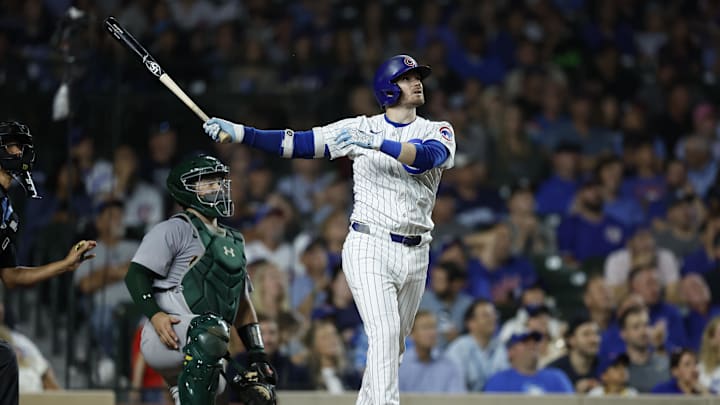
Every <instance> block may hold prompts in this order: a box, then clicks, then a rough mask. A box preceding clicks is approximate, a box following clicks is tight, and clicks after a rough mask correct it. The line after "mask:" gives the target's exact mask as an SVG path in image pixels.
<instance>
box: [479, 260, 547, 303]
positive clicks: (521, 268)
mask: <svg viewBox="0 0 720 405" xmlns="http://www.w3.org/2000/svg"><path fill="white" fill-rule="evenodd" d="M537 278H538V277H537V273H536V272H535V269H534V268H533V266H532V264H531V263H530V262H529V261H528V260H527V259H524V258H522V257H519V256H512V257H510V258H509V259H508V260H506V261H505V263H503V264H502V265H500V266H499V267H498V268H496V269H494V270H490V269H488V268H487V267H485V265H484V264H483V263H482V262H481V261H480V260H477V259H470V260H469V261H468V281H467V293H468V294H470V295H471V296H473V297H474V298H484V299H486V300H491V301H494V297H495V295H497V294H493V290H494V289H496V288H499V289H505V290H507V291H512V292H513V293H515V292H517V293H518V294H519V292H520V291H523V290H525V289H526V288H528V287H530V286H531V285H533V284H535V282H536V281H537Z"/></svg>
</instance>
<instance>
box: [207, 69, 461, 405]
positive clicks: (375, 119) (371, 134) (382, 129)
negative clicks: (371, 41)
mask: <svg viewBox="0 0 720 405" xmlns="http://www.w3.org/2000/svg"><path fill="white" fill-rule="evenodd" d="M429 74H430V68H429V67H428V66H421V65H418V64H417V62H416V61H415V59H413V58H412V57H410V56H407V55H397V56H393V57H392V58H390V59H389V60H387V61H386V62H385V63H383V64H382V65H381V66H380V68H379V69H378V70H377V72H376V73H375V78H374V90H375V97H376V98H377V101H378V103H380V106H381V107H382V108H383V109H384V110H385V112H384V113H383V114H378V115H374V116H372V117H366V116H359V117H355V118H348V119H344V120H341V121H337V122H334V123H331V124H329V125H326V126H322V127H315V128H313V129H312V130H309V131H299V132H295V131H292V130H290V129H286V130H259V129H256V128H252V127H248V126H244V125H240V124H236V123H233V122H230V121H225V120H222V119H219V118H211V119H210V120H208V121H207V122H206V123H205V124H204V125H203V128H204V129H205V132H207V134H208V135H209V136H210V137H211V138H213V140H215V141H216V142H218V141H219V140H220V139H219V133H220V131H224V132H226V133H228V134H230V138H231V140H232V141H233V142H242V143H244V144H247V145H251V146H253V147H256V148H259V149H262V150H264V151H267V152H270V153H274V154H277V155H280V156H282V157H285V158H322V157H329V158H330V159H336V158H338V157H342V156H348V157H349V158H350V159H352V160H353V169H354V170H353V172H354V175H353V179H354V195H355V197H354V199H355V202H354V207H353V212H352V215H351V216H350V222H351V232H350V233H349V234H348V237H347V238H346V240H345V244H344V246H343V253H342V260H343V270H344V271H345V275H346V278H347V281H348V284H349V285H350V289H351V290H352V294H353V297H354V299H355V302H356V304H357V306H358V309H359V311H360V315H361V317H362V320H363V324H364V327H365V332H366V333H367V335H368V339H369V348H368V354H367V367H366V369H365V374H364V376H363V382H362V387H361V389H360V393H359V395H358V399H357V404H361V405H364V404H375V405H380V404H398V403H399V402H400V398H399V393H398V367H399V364H400V357H401V356H402V353H403V352H404V350H405V347H404V341H405V337H406V336H407V335H408V334H409V333H410V330H411V328H412V323H413V319H414V317H415V313H416V312H417V308H418V305H419V303H420V298H421V297H422V294H423V290H424V287H425V278H426V271H427V268H428V261H429V243H430V241H431V239H432V237H431V236H430V232H431V231H432V229H433V222H432V220H431V219H430V215H431V212H432V209H433V206H434V205H435V194H436V192H437V188H438V184H439V183H440V176H441V174H442V172H443V170H444V169H449V168H451V167H452V166H453V160H454V155H455V141H454V136H453V129H452V127H451V126H450V124H449V123H447V122H434V121H429V120H426V119H424V118H422V117H419V116H418V115H417V112H416V109H417V107H419V106H421V105H423V104H424V103H425V95H424V93H423V84H422V80H423V79H424V78H425V77H427V76H428V75H429Z"/></svg>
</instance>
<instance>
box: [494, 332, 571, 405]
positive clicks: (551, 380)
mask: <svg viewBox="0 0 720 405" xmlns="http://www.w3.org/2000/svg"><path fill="white" fill-rule="evenodd" d="M540 339H542V336H541V335H540V334H539V333H537V332H525V333H520V334H513V335H512V336H511V337H510V339H509V340H508V342H507V343H506V346H507V350H508V359H509V360H510V365H511V367H510V368H509V369H507V370H505V371H500V372H498V373H496V374H495V375H493V376H491V377H490V378H489V379H488V381H487V383H486V384H485V389H484V391H485V392H515V393H521V394H529V395H542V394H550V393H558V394H570V393H573V392H575V390H574V389H573V386H572V384H571V383H570V380H568V378H567V376H565V374H564V373H563V372H562V371H560V370H558V369H555V368H544V369H538V359H539V352H538V344H537V343H538V342H539V341H540Z"/></svg>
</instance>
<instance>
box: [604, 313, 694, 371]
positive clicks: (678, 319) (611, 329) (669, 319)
mask: <svg viewBox="0 0 720 405" xmlns="http://www.w3.org/2000/svg"><path fill="white" fill-rule="evenodd" d="M649 315H650V325H655V323H657V322H658V321H659V320H661V319H664V320H665V323H666V328H667V337H666V340H665V349H666V350H667V351H671V350H672V349H675V348H678V347H685V345H686V344H687V343H688V339H687V333H686V330H685V324H684V323H683V319H682V316H681V315H680V311H678V310H677V308H675V307H674V306H672V305H670V304H668V303H665V302H660V303H658V304H656V305H653V306H652V307H651V308H649ZM624 352H625V342H624V341H623V340H622V337H620V326H619V325H618V323H617V321H613V322H612V323H610V325H608V328H607V329H606V330H605V331H604V332H603V333H602V335H601V340H600V351H599V353H598V356H600V358H601V359H603V360H609V359H610V358H612V357H613V356H615V355H617V354H620V353H624Z"/></svg>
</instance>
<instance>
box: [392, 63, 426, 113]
mask: <svg viewBox="0 0 720 405" xmlns="http://www.w3.org/2000/svg"><path fill="white" fill-rule="evenodd" d="M395 83H396V84H397V85H398V86H400V90H401V93H400V100H399V101H398V105H399V106H405V107H420V106H421V105H423V104H425V93H423V84H422V80H421V77H420V74H419V73H417V72H413V71H410V72H408V73H406V74H404V75H402V76H400V77H399V78H398V79H397V80H396V81H395Z"/></svg>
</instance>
